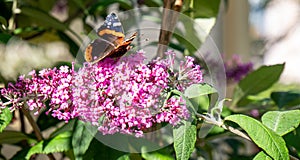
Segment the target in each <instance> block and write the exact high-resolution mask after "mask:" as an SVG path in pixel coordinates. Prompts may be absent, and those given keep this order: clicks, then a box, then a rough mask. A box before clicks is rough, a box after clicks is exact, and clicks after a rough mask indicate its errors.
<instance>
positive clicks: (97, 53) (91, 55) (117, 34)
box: [85, 13, 137, 63]
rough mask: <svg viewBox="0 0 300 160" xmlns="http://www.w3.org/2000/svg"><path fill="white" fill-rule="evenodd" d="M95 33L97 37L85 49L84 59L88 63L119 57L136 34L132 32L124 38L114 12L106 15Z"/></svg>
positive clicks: (128, 47) (126, 49)
mask: <svg viewBox="0 0 300 160" xmlns="http://www.w3.org/2000/svg"><path fill="white" fill-rule="evenodd" d="M97 34H98V36H99V38H98V39H95V40H94V41H92V42H91V43H90V44H89V45H88V46H87V47H86V50H85V60H86V61H87V62H90V63H97V62H99V61H101V60H103V59H105V58H106V57H110V58H116V57H121V56H122V55H124V54H125V53H126V52H127V51H128V50H129V49H130V48H131V46H130V44H131V42H132V41H133V40H134V38H135V37H136V35H137V33H134V34H133V35H132V36H131V37H130V38H128V39H126V40H124V38H125V35H124V31H123V27H122V24H121V22H120V20H119V18H118V17H117V15H116V14H114V13H111V14H109V15H108V16H107V17H106V20H105V21H104V24H103V25H102V26H101V27H100V28H99V29H98V31H97Z"/></svg>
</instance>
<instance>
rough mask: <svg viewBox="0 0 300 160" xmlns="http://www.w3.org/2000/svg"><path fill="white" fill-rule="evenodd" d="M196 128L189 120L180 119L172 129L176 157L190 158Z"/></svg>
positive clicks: (182, 159) (193, 146) (183, 159)
mask: <svg viewBox="0 0 300 160" xmlns="http://www.w3.org/2000/svg"><path fill="white" fill-rule="evenodd" d="M196 134H197V129H196V126H195V125H192V124H191V122H189V121H182V123H180V124H179V126H178V127H176V128H174V129H173V137H174V149H175V153H176V159H181V160H185V159H186V160H187V159H189V158H190V156H191V154H192V152H193V150H194V148H195V142H196Z"/></svg>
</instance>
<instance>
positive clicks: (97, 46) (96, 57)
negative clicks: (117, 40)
mask: <svg viewBox="0 0 300 160" xmlns="http://www.w3.org/2000/svg"><path fill="white" fill-rule="evenodd" d="M114 49H115V46H114V45H113V44H112V43H110V42H108V41H106V40H104V39H101V38H98V39H95V40H94V41H93V42H91V43H90V44H89V45H88V46H87V47H86V49H85V54H84V55H85V60H86V61H87V62H95V61H100V60H102V59H103V58H105V57H106V56H107V55H108V54H109V53H110V52H111V51H112V50H114Z"/></svg>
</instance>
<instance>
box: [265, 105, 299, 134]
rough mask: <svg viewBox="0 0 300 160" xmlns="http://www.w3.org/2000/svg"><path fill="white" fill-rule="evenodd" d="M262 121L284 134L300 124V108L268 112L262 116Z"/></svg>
mask: <svg viewBox="0 0 300 160" xmlns="http://www.w3.org/2000/svg"><path fill="white" fill-rule="evenodd" d="M262 123H263V124H264V125H265V126H267V127H269V128H270V129H272V130H273V131H274V132H275V133H277V134H278V135H280V136H283V135H285V134H287V133H289V132H291V131H293V130H295V128H297V127H298V126H299V124H300V110H290V111H270V112H267V113H265V114H264V115H263V116H262Z"/></svg>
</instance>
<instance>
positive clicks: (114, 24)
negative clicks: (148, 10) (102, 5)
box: [97, 13, 125, 46]
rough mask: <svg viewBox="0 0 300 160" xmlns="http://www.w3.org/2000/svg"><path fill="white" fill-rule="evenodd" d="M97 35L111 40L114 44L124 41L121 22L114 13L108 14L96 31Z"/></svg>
mask: <svg viewBox="0 0 300 160" xmlns="http://www.w3.org/2000/svg"><path fill="white" fill-rule="evenodd" d="M97 33H98V36H99V37H101V38H103V39H105V40H107V41H109V42H112V43H113V44H114V45H115V46H118V45H120V44H121V43H122V42H123V41H124V37H125V35H124V31H123V27H122V24H121V22H120V20H119V18H118V17H117V15H116V14H115V13H111V14H110V15H108V16H107V17H106V19H105V21H104V24H103V25H102V26H101V27H100V28H99V29H98V31H97Z"/></svg>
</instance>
